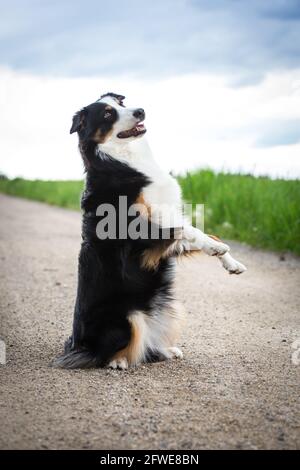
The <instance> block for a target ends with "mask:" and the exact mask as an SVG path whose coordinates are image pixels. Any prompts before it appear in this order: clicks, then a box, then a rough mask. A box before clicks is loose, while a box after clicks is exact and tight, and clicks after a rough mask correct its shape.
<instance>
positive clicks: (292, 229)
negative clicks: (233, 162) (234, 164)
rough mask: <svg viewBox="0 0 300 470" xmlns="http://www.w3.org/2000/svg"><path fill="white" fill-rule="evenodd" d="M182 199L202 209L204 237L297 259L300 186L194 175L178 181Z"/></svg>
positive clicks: (297, 183) (203, 173)
mask: <svg viewBox="0 0 300 470" xmlns="http://www.w3.org/2000/svg"><path fill="white" fill-rule="evenodd" d="M178 179H179V182H180V184H181V187H182V192H183V197H184V199H185V200H186V201H188V202H193V203H204V204H205V210H204V213H205V232H206V233H213V234H215V235H218V236H219V237H222V238H225V239H226V238H227V239H232V240H239V241H242V242H246V243H248V244H250V245H253V246H257V247H261V248H268V249H271V250H277V251H291V252H294V253H296V254H298V255H299V254H300V181H299V180H271V179H269V178H265V177H264V178H262V177H261V178H255V177H253V176H247V175H231V174H227V173H226V174H225V173H218V174H216V173H214V172H213V171H210V170H199V171H196V172H193V173H189V174H187V175H186V176H184V177H179V178H178Z"/></svg>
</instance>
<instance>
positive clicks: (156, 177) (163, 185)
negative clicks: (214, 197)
mask: <svg viewBox="0 0 300 470" xmlns="http://www.w3.org/2000/svg"><path fill="white" fill-rule="evenodd" d="M99 148H100V150H102V151H103V152H106V153H108V154H109V155H111V156H112V157H113V158H116V159H118V160H120V161H122V162H124V163H127V164H128V165H130V166H131V167H132V168H135V169H136V170H138V171H140V172H141V173H143V174H144V175H146V176H148V177H149V179H150V180H151V183H150V184H149V186H147V187H146V188H144V190H143V198H144V201H145V203H146V204H147V206H150V207H151V212H152V217H153V218H155V220H156V221H158V219H159V220H160V223H161V224H162V225H163V226H169V223H170V222H169V219H170V217H172V220H173V223H174V219H175V220H178V218H179V217H181V190H180V186H179V184H178V183H177V181H176V180H175V178H173V177H172V176H171V175H169V174H168V173H166V172H164V171H163V170H161V168H160V167H159V166H158V164H157V162H156V161H155V160H154V158H153V155H152V152H151V150H150V147H149V145H148V143H147V141H146V139H145V138H144V137H143V138H141V139H139V140H136V141H133V142H128V143H122V142H121V143H120V144H118V145H116V144H115V143H113V142H112V143H110V142H108V143H106V144H101V145H100V146H99ZM171 214H172V215H171ZM175 223H176V222H175Z"/></svg>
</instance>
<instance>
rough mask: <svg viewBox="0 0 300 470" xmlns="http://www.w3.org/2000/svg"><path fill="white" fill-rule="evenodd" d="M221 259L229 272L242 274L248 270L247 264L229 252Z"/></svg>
mask: <svg viewBox="0 0 300 470" xmlns="http://www.w3.org/2000/svg"><path fill="white" fill-rule="evenodd" d="M220 261H221V263H222V265H223V267H224V268H225V269H226V270H227V271H228V272H229V274H242V273H243V272H245V271H247V268H246V266H244V265H243V264H242V263H240V262H239V261H236V260H235V259H234V258H233V257H232V256H231V255H230V254H229V253H225V255H223V256H220Z"/></svg>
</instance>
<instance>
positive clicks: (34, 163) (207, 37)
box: [0, 0, 300, 177]
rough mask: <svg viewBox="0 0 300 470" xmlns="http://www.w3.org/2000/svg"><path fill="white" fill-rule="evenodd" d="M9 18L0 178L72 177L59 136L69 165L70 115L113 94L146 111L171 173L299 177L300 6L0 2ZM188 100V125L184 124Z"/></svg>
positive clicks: (3, 53) (3, 32)
mask: <svg viewBox="0 0 300 470" xmlns="http://www.w3.org/2000/svg"><path fill="white" fill-rule="evenodd" d="M0 11H1V15H0V87H1V88H0V106H1V109H2V111H4V113H3V116H2V118H1V117H0V155H1V164H0V171H1V169H2V171H6V172H7V173H8V174H10V175H16V174H22V175H26V176H31V175H32V176H33V177H36V176H41V177H47V175H50V176H51V177H60V176H61V177H66V176H68V172H67V170H66V169H65V170H64V171H63V172H62V173H59V169H58V168H59V166H58V165H57V167H55V165H56V163H57V162H56V160H55V158H53V157H52V154H53V152H54V145H53V147H52V146H51V145H52V141H53V138H55V140H57V142H60V145H61V146H62V148H63V149H64V151H65V153H66V155H68V158H69V159H71V153H72V152H73V151H74V150H73V149H74V141H70V140H68V141H67V139H70V137H69V136H68V135H67V133H65V127H68V126H69V120H70V116H71V115H72V114H73V112H74V111H76V109H77V107H81V106H82V105H85V104H87V102H86V100H88V101H89V100H93V99H95V98H97V97H98V96H99V95H100V94H102V93H103V92H105V91H107V90H112V91H116V92H120V93H122V94H125V95H126V96H128V97H129V98H130V99H131V100H132V101H135V100H136V101H138V103H137V104H138V105H142V106H144V107H145V108H146V111H147V114H148V119H149V124H151V127H150V126H148V127H149V130H151V131H152V132H149V137H151V138H152V140H153V145H154V147H155V149H156V150H158V151H161V149H162V148H163V149H165V150H168V149H169V148H170V149H171V151H172V152H173V154H172V158H171V157H170V156H169V157H168V158H167V160H166V168H167V169H172V170H175V171H183V170H185V169H186V167H187V166H189V167H190V166H213V167H214V168H216V169H220V168H228V169H230V170H232V171H238V170H242V171H254V170H253V169H255V168H256V169H258V170H257V171H258V173H263V172H267V173H269V174H272V175H275V176H276V175H281V174H282V175H288V176H291V175H292V176H300V166H299V165H300V164H299V163H298V160H299V159H297V155H299V150H300V106H299V104H300V103H299V99H300V0H272V1H271V0H251V1H243V0H151V1H146V0H140V1H136V0H123V1H122V0H110V1H108V0H106V1H103V0H98V1H96V0H85V1H83V0H81V1H79V0H72V1H71V0H60V1H59V0H52V1H48V0H18V1H17V0H10V1H2V0H0ZM216 97H217V98H216ZM41 100H42V102H43V105H44V106H43V107H41ZM187 102H188V106H189V107H190V108H192V110H191V121H192V122H191V123H190V124H189V125H188V124H186V123H185V124H184V123H178V118H177V117H176V116H177V115H178V113H179V115H180V109H186V107H187ZM54 104H55V105H56V108H55V106H54ZM58 106H59V109H60V111H59V112H58V113H59V115H60V118H61V120H59V119H58V118H57V110H56V109H57V107H58ZM161 106H163V107H166V106H167V107H168V116H167V121H168V122H166V116H165V115H162V113H161V112H160V107H161ZM20 109H21V111H20ZM25 109H26V113H25V112H24V110H25ZM23 112H24V115H23ZM51 113H53V114H54V115H56V118H55V119H53V116H52V115H51ZM16 114H17V115H18V114H19V118H20V120H21V118H22V119H23V121H22V123H21V125H22V128H21V127H20V126H18V125H17V124H16V122H15V116H16ZM37 114H39V118H40V115H41V114H42V115H43V120H44V127H42V129H43V132H44V133H45V134H44V139H42V140H41V141H39V140H38V137H37V136H36V135H34V134H35V126H36V123H35V117H36V115H37ZM22 116H23V117H22ZM62 116H63V118H62ZM220 116H221V118H220ZM58 125H59V126H60V127H58ZM62 126H64V127H63V128H62ZM182 126H185V127H184V128H182ZM162 127H164V129H167V130H168V138H169V140H170V141H171V140H172V139H171V137H172V138H173V134H172V133H173V132H174V129H178V130H179V131H180V135H178V140H177V142H176V145H175V144H174V145H173V144H172V142H170V145H169V146H167V145H166V142H165V141H166V136H165V132H162ZM25 128H26V134H25V130H24V129H25ZM22 129H23V130H22ZM64 133H65V134H64ZM24 134H25V135H24ZM11 136H14V139H13V143H12V142H11ZM47 136H48V137H49V138H50V136H51V141H50V143H49V145H47V148H48V154H47V155H48V157H47V158H46V159H45V162H44V165H43V166H41V165H40V161H39V159H38V154H39V151H40V147H41V146H44V140H45V138H46V137H47ZM56 147H57V143H56ZM184 149H188V151H189V153H191V152H192V154H193V155H195V156H194V157H193V158H190V159H187V163H186V166H185V165H184V162H183V161H182V158H181V154H182V151H184ZM20 150H22V154H23V155H24V156H25V157H23V159H21V158H20V157H18V154H19V152H20ZM5 155H6V157H5ZM220 155H221V157H220ZM3 159H4V160H3ZM70 161H71V160H70ZM273 161H275V162H276V164H275V170H274V164H273ZM218 162H219V163H218ZM80 172H81V168H80V167H79V165H77V164H76V165H74V172H71V176H72V177H77V176H80V175H81V173H80Z"/></svg>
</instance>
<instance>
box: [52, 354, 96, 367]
mask: <svg viewBox="0 0 300 470" xmlns="http://www.w3.org/2000/svg"><path fill="white" fill-rule="evenodd" d="M51 365H52V367H57V368H61V369H90V368H91V367H96V366H97V361H96V356H94V355H93V354H92V353H91V352H90V351H82V350H81V351H80V350H79V351H76V350H75V351H70V352H67V353H65V354H63V355H62V356H59V357H57V358H56V359H54V361H53V362H52V364H51Z"/></svg>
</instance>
